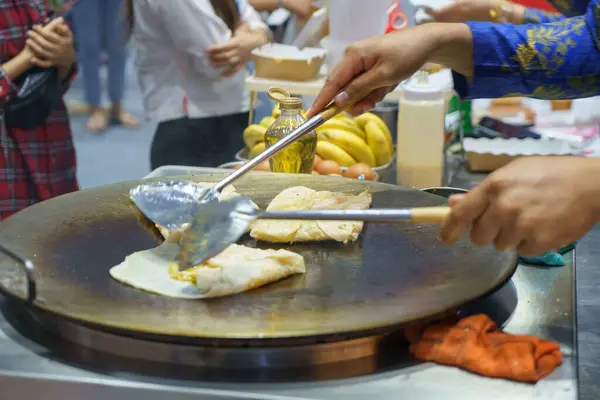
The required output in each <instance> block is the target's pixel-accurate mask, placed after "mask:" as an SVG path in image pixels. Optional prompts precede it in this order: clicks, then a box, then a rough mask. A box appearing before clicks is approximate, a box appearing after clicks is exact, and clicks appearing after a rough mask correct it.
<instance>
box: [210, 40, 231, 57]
mask: <svg viewBox="0 0 600 400" xmlns="http://www.w3.org/2000/svg"><path fill="white" fill-rule="evenodd" d="M237 47H238V44H237V40H235V38H234V39H231V40H229V41H228V42H226V43H223V44H217V45H214V46H212V47H210V48H209V49H208V53H209V54H210V55H211V57H212V56H214V55H216V54H218V53H225V52H229V51H231V50H235V49H237Z"/></svg>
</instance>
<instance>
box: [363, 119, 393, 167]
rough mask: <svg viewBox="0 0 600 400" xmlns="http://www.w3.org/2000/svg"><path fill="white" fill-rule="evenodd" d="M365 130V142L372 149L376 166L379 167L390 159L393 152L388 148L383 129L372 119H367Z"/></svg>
mask: <svg viewBox="0 0 600 400" xmlns="http://www.w3.org/2000/svg"><path fill="white" fill-rule="evenodd" d="M365 131H366V133H367V144H368V145H369V147H370V148H371V150H373V154H374V155H375V162H376V163H377V166H378V167H380V166H382V165H385V164H387V163H388V162H389V161H390V160H391V158H392V154H393V153H392V151H391V150H390V146H389V144H388V141H387V138H386V137H385V134H384V133H383V130H382V129H381V128H380V127H379V125H377V123H375V122H374V121H368V122H367V124H366V125H365Z"/></svg>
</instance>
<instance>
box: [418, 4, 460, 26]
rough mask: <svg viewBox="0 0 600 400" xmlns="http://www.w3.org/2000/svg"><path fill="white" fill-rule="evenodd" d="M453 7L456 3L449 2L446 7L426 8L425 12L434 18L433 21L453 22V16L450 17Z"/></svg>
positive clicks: (454, 7)
mask: <svg viewBox="0 0 600 400" xmlns="http://www.w3.org/2000/svg"><path fill="white" fill-rule="evenodd" d="M455 9H456V4H450V5H448V6H446V7H442V8H438V9H432V8H430V9H426V10H425V12H426V13H427V14H429V15H430V16H431V17H432V18H433V19H434V20H435V22H454V18H452V16H453V14H454V10H455Z"/></svg>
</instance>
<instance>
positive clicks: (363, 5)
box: [328, 0, 394, 42]
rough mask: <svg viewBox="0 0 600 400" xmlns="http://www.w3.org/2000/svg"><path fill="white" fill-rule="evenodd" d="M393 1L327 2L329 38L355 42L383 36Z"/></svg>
mask: <svg viewBox="0 0 600 400" xmlns="http://www.w3.org/2000/svg"><path fill="white" fill-rule="evenodd" d="M393 4H394V1H393V0H329V5H328V7H329V36H330V37H331V38H332V39H334V40H336V41H341V42H357V41H360V40H363V39H367V38H369V37H372V36H378V35H383V33H384V32H385V28H386V26H387V23H388V14H387V11H388V10H389V9H390V8H391V7H392V5H393Z"/></svg>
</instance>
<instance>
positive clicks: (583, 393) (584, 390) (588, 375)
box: [388, 168, 600, 400]
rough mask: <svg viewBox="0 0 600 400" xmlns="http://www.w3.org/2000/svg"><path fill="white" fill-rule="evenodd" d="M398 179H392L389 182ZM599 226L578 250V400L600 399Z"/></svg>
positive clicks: (466, 182)
mask: <svg viewBox="0 0 600 400" xmlns="http://www.w3.org/2000/svg"><path fill="white" fill-rule="evenodd" d="M451 169H452V170H453V171H458V172H456V173H455V175H453V176H452V177H451V178H450V180H449V183H448V184H449V185H451V186H456V187H462V188H466V189H470V188H472V187H473V186H475V185H476V184H477V183H478V182H480V181H481V180H483V179H484V178H485V174H471V173H467V172H465V171H464V169H456V168H451ZM393 180H395V176H390V177H389V178H388V181H389V182H390V183H392V182H393ZM599 243H600V224H598V225H596V226H595V227H594V228H593V229H592V230H591V231H590V232H589V233H588V234H587V235H586V236H585V237H584V238H583V239H582V240H581V241H580V242H579V243H578V245H577V251H576V263H577V272H576V282H575V288H576V292H575V294H576V311H577V344H578V351H577V353H578V365H577V367H578V372H579V398H580V399H581V400H588V399H589V400H595V399H598V398H600V290H599V289H600V246H599V245H598V244H599Z"/></svg>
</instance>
